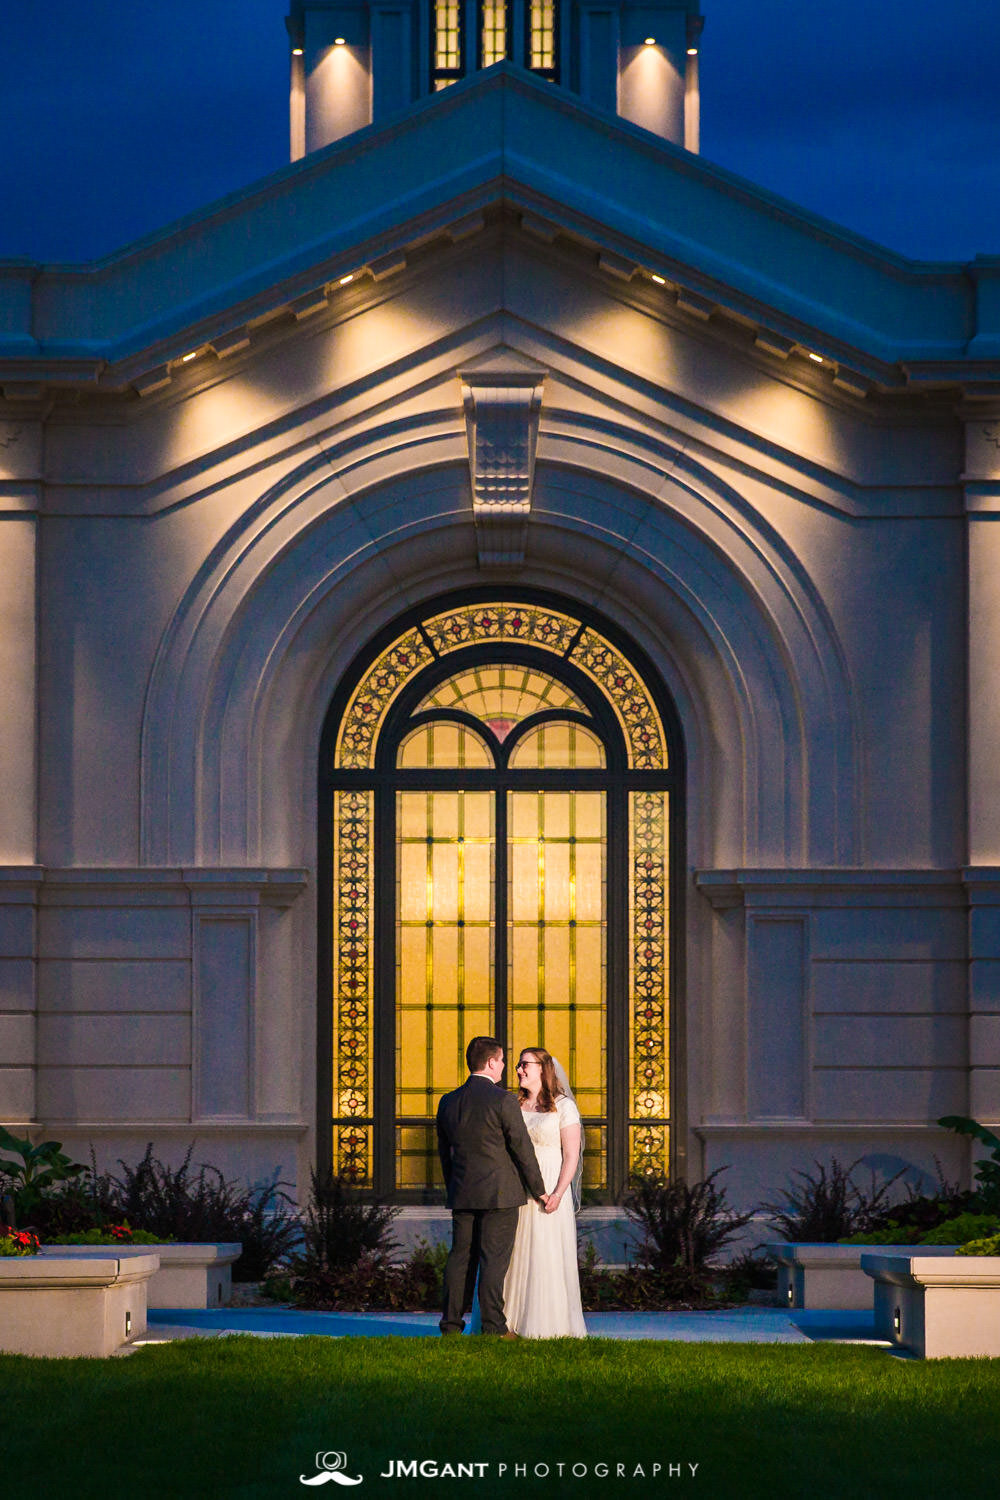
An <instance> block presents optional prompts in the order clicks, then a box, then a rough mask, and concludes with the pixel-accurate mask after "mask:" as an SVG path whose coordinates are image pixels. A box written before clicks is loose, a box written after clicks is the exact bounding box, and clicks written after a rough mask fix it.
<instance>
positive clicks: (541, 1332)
mask: <svg viewBox="0 0 1000 1500" xmlns="http://www.w3.org/2000/svg"><path fill="white" fill-rule="evenodd" d="M517 1079H518V1083H519V1085H520V1087H519V1095H520V1101H521V1109H522V1111H523V1113H524V1123H525V1124H526V1125H527V1127H528V1134H529V1135H530V1137H531V1143H532V1145H533V1146H534V1148H535V1155H536V1156H537V1158H538V1165H539V1167H540V1169H541V1173H542V1177H543V1179H544V1181H545V1190H546V1192H547V1193H548V1195H549V1196H548V1200H547V1202H546V1203H545V1205H544V1207H543V1206H542V1205H541V1204H540V1203H538V1202H536V1201H535V1200H534V1199H531V1200H530V1201H529V1202H528V1203H525V1204H524V1205H523V1207H522V1208H521V1210H520V1214H519V1217H518V1223H517V1237H516V1239H515V1240H514V1250H513V1254H512V1255H511V1258H510V1266H509V1268H508V1270H507V1278H506V1280H505V1282H504V1311H505V1313H506V1317H507V1326H508V1328H510V1329H511V1330H512V1331H513V1332H514V1333H518V1334H520V1335H521V1337H522V1338H528V1339H553V1338H586V1336H587V1328H586V1324H585V1323H584V1321H583V1308H582V1306H581V1303H580V1274H579V1271H578V1270H577V1260H576V1213H575V1209H576V1208H578V1207H579V1181H580V1175H581V1173H580V1171H579V1170H578V1168H579V1167H580V1166H581V1165H582V1161H583V1151H582V1148H583V1140H582V1132H583V1127H582V1125H581V1121H580V1111H579V1110H578V1109H577V1107H576V1102H575V1101H574V1099H573V1095H572V1091H571V1089H570V1086H569V1080H568V1079H567V1077H566V1075H565V1073H564V1072H563V1070H562V1068H561V1067H559V1064H558V1063H556V1062H555V1061H554V1060H553V1058H552V1057H551V1055H550V1054H549V1053H548V1052H546V1051H545V1048H544V1047H528V1048H526V1049H525V1050H524V1051H523V1052H522V1053H521V1056H520V1058H519V1060H518V1064H517Z"/></svg>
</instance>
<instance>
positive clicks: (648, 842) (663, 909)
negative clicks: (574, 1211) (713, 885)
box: [628, 791, 670, 1176]
mask: <svg viewBox="0 0 1000 1500" xmlns="http://www.w3.org/2000/svg"><path fill="white" fill-rule="evenodd" d="M667 818H668V800H667V793H666V792H658V791H655V792H654V791H649V792H630V793H629V844H630V856H629V865H630V869H629V923H630V927H631V931H630V940H629V993H630V995H631V997H632V998H631V1014H630V1016H629V1049H628V1050H629V1170H630V1171H631V1172H633V1173H639V1174H641V1175H644V1176H666V1172H667V1166H668V1163H669V1160H670V1157H669V1153H668V1149H667V1147H668V1135H667V1127H666V1125H665V1123H663V1122H665V1121H666V1120H667V1118H668V1117H669V1114H670V1095H669V1087H670V1083H669V1081H670V1058H669V1053H668V1043H669V1025H668V1021H669V1000H670V997H669V992H668V982H669V972H670V969H669V963H668V943H669V928H668V920H669V916H668V906H667V890H668V886H667V873H668V872H667V849H668V841H667Z"/></svg>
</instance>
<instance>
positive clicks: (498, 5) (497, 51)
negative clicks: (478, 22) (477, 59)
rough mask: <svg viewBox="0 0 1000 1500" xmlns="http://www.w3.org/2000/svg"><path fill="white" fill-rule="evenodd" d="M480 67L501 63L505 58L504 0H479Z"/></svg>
mask: <svg viewBox="0 0 1000 1500" xmlns="http://www.w3.org/2000/svg"><path fill="white" fill-rule="evenodd" d="M480 15H481V17H482V33H481V36H482V66H483V67H484V68H488V67H489V66H490V64H491V63H495V62H501V61H502V59H503V58H505V57H506V56H507V4H506V0H481V9H480Z"/></svg>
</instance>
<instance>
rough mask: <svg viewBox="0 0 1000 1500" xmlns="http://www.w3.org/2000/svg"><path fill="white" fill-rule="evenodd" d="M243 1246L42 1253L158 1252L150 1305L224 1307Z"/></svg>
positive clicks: (81, 1248) (63, 1248)
mask: <svg viewBox="0 0 1000 1500" xmlns="http://www.w3.org/2000/svg"><path fill="white" fill-rule="evenodd" d="M242 1249H243V1246H242V1245H234V1244H230V1245H207V1244H206V1245H180V1244H178V1245H113V1246H110V1247H109V1246H104V1245H43V1246H42V1251H41V1253H42V1255H43V1256H46V1257H49V1256H56V1255H59V1256H76V1257H80V1258H84V1257H90V1256H102V1255H118V1256H121V1257H122V1258H123V1259H125V1258H127V1257H129V1256H141V1255H155V1256H157V1258H158V1260H159V1270H158V1271H156V1273H155V1274H154V1276H153V1277H152V1279H151V1281H150V1283H149V1292H148V1300H147V1304H146V1305H147V1307H222V1306H223V1305H224V1304H225V1303H226V1302H228V1301H229V1298H230V1296H231V1295H232V1290H233V1262H234V1261H237V1260H239V1258H240V1252H241V1250H242Z"/></svg>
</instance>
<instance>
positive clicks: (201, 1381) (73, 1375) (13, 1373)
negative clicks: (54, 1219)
mask: <svg viewBox="0 0 1000 1500" xmlns="http://www.w3.org/2000/svg"><path fill="white" fill-rule="evenodd" d="M998 1412H1000V1360H995V1361H990V1360H961V1361H945V1362H939V1363H917V1362H915V1361H913V1362H909V1361H903V1360H899V1359H893V1358H890V1357H889V1356H888V1355H886V1354H885V1353H884V1352H881V1351H878V1350H872V1349H862V1348H857V1347H850V1346H839V1347H838V1346H832V1345H818V1346H817V1345H809V1346H795V1347H791V1348H789V1347H787V1346H780V1345H773V1344H770V1345H768V1344H764V1345H756V1346H747V1345H742V1346H741V1345H734V1344H688V1345H684V1344H677V1343H627V1342H616V1341H612V1340H601V1339H591V1340H589V1341H587V1342H586V1343H576V1342H573V1341H566V1342H558V1343H531V1344H529V1343H523V1344H513V1343H509V1344H502V1343H496V1342H492V1341H489V1342H487V1341H483V1340H482V1339H453V1340H447V1341H438V1340H431V1339H428V1340H424V1339H393V1338H384V1339H382V1338H379V1339H342V1340H334V1339H324V1338H304V1339H276V1340H263V1339H251V1338H227V1339H217V1340H208V1339H204V1340H203V1339H198V1340H192V1341H189V1342H184V1343H177V1344H173V1345H165V1346H160V1347H158V1348H147V1349H141V1350H139V1351H138V1352H136V1353H135V1354H133V1355H131V1356H129V1357H128V1358H124V1359H111V1360H103V1361H100V1360H33V1359H26V1358H21V1357H18V1356H14V1355H5V1356H0V1476H2V1478H3V1479H4V1480H5V1481H6V1485H5V1489H6V1492H7V1493H8V1494H30V1495H32V1496H35V1497H46V1500H47V1497H49V1496H61V1495H66V1496H73V1497H78V1500H89V1497H98V1496H99V1497H101V1500H117V1497H120V1496H127V1497H131V1496H135V1497H141V1500H167V1497H175V1496H176V1497H178V1500H201V1497H203V1496H204V1497H206V1500H208V1497H213V1500H229V1497H241V1500H242V1497H247V1500H249V1497H264V1496H266V1497H269V1500H270V1497H278V1496H283V1495H296V1494H297V1495H300V1496H301V1495H304V1494H308V1493H319V1494H322V1495H324V1496H327V1497H329V1496H332V1495H340V1494H342V1493H344V1489H343V1488H342V1487H341V1486H340V1485H338V1484H335V1483H329V1482H328V1483H325V1484H323V1485H320V1486H317V1487H316V1488H315V1489H311V1490H310V1489H307V1488H306V1487H305V1486H303V1485H301V1484H300V1483H299V1476H300V1475H307V1476H309V1475H313V1474H314V1473H315V1472H316V1466H315V1462H314V1458H315V1455H316V1453H317V1452H318V1451H321V1450H323V1451H327V1450H333V1451H336V1450H344V1451H346V1455H347V1464H346V1472H347V1473H348V1474H350V1475H357V1474H362V1475H363V1476H364V1481H363V1484H362V1485H358V1486H356V1487H355V1489H354V1490H353V1491H352V1493H356V1494H358V1495H359V1496H362V1497H364V1496H367V1495H389V1494H397V1495H399V1494H406V1493H410V1492H414V1491H415V1492H416V1493H418V1494H420V1495H424V1496H427V1497H428V1500H429V1497H432V1496H438V1495H451V1494H457V1495H458V1496H461V1495H467V1496H469V1497H470V1500H472V1496H501V1495H502V1496H508V1497H510V1500H515V1497H516V1496H517V1495H518V1493H519V1492H520V1493H524V1492H527V1493H530V1494H537V1495H543V1494H544V1495H548V1494H551V1493H553V1492H555V1493H557V1494H567V1495H574V1496H581V1497H583V1496H591V1495H601V1496H607V1495H614V1496H635V1497H641V1496H647V1495H650V1496H651V1495H654V1494H655V1495H658V1494H661V1493H663V1491H664V1490H667V1491H669V1493H671V1494H676V1493H678V1492H682V1493H687V1494H691V1495H692V1496H701V1497H707V1496H712V1497H716V1496H718V1497H723V1496H725V1497H733V1500H737V1497H738V1500H755V1497H758V1496H759V1497H761V1500H764V1497H766V1500H841V1497H843V1500H895V1497H899V1500H924V1497H941V1500H962V1497H965V1496H968V1497H970V1500H971V1497H976V1500H981V1497H982V1496H983V1495H984V1494H986V1493H989V1492H991V1491H992V1490H993V1489H994V1488H995V1484H996V1475H997V1473H998V1472H1000V1417H998ZM399 1459H402V1460H404V1461H409V1460H413V1459H416V1460H433V1461H436V1462H437V1463H439V1464H442V1465H443V1464H445V1463H448V1462H450V1463H451V1464H453V1465H454V1466H456V1470H457V1465H458V1464H460V1463H466V1464H469V1463H475V1464H479V1465H487V1466H488V1469H487V1470H486V1471H485V1473H483V1475H482V1477H477V1478H476V1479H475V1481H472V1480H470V1479H468V1478H456V1479H454V1480H452V1479H451V1478H449V1477H448V1476H447V1475H445V1476H444V1477H437V1478H432V1477H430V1476H428V1477H425V1478H423V1479H421V1478H406V1477H404V1478H401V1479H400V1478H396V1479H383V1478H380V1477H379V1476H380V1474H382V1473H383V1471H385V1470H386V1469H387V1468H388V1466H389V1462H390V1460H399ZM504 1463H505V1464H507V1465H508V1468H507V1471H506V1473H505V1474H501V1473H499V1472H498V1466H499V1465H500V1464H504ZM545 1463H548V1464H549V1466H550V1473H549V1475H548V1476H547V1477H545V1476H542V1475H539V1476H537V1477H536V1476H535V1474H534V1468H535V1465H536V1464H545ZM559 1463H563V1464H564V1465H565V1468H564V1471H563V1476H562V1478H561V1479H560V1478H559V1476H558V1472H557V1465H558V1464H559ZM602 1463H605V1464H607V1465H608V1466H609V1470H610V1472H609V1474H608V1476H607V1477H604V1476H603V1475H601V1474H598V1473H595V1465H599V1464H602ZM655 1463H659V1464H661V1465H662V1469H661V1472H660V1474H659V1475H658V1476H656V1477H654V1476H653V1465H654V1464H655ZM671 1463H674V1464H681V1465H682V1466H683V1468H682V1475H681V1476H680V1477H670V1475H669V1472H668V1467H667V1466H668V1465H669V1464H671ZM692 1463H693V1464H697V1465H698V1468H697V1473H696V1474H695V1475H694V1477H691V1475H690V1470H689V1468H688V1465H689V1464H692ZM518 1464H526V1465H527V1474H526V1475H524V1474H519V1473H517V1472H516V1470H515V1465H518ZM574 1464H575V1465H577V1466H582V1465H586V1466H587V1468H588V1474H587V1476H586V1477H574V1476H573V1475H572V1472H571V1468H572V1466H573V1465H574ZM618 1464H624V1465H625V1467H626V1473H627V1476H628V1477H620V1476H619V1475H618V1474H617V1473H616V1465H618ZM637 1464H641V1465H642V1466H643V1468H644V1470H645V1478H642V1477H632V1476H633V1474H634V1470H635V1467H636V1465H637Z"/></svg>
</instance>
